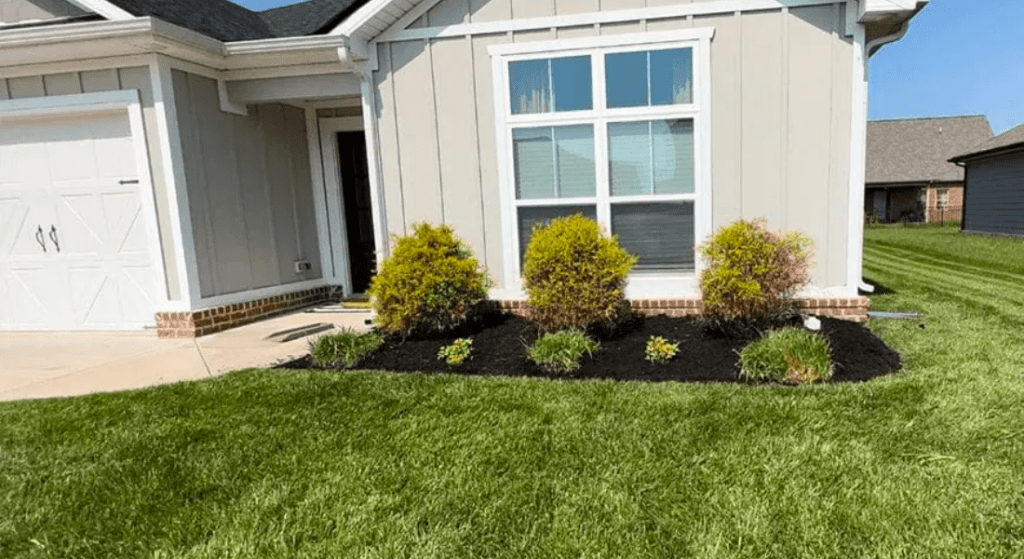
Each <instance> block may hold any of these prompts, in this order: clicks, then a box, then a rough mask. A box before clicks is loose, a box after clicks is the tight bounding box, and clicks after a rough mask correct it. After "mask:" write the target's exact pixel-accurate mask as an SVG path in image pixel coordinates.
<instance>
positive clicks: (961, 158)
mask: <svg viewBox="0 0 1024 559" xmlns="http://www.w3.org/2000/svg"><path fill="white" fill-rule="evenodd" d="M1017 151H1024V142H1018V143H1016V144H1010V145H1008V146H1000V147H997V148H993V149H989V150H985V151H977V152H974V153H965V154H963V155H958V156H956V157H954V158H952V159H950V160H949V162H950V163H970V162H972V161H977V160H978V159H985V158H988V157H996V156H998V155H1006V154H1008V153H1014V152H1017Z"/></svg>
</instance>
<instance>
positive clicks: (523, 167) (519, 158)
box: [512, 124, 597, 200]
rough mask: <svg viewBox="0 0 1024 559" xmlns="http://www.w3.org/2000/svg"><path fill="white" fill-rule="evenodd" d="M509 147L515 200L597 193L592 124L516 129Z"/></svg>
mask: <svg viewBox="0 0 1024 559" xmlns="http://www.w3.org/2000/svg"><path fill="white" fill-rule="evenodd" d="M512 146H513V147H512V152H513V156H514V158H515V161H514V162H513V164H514V167H515V181H516V185H515V186H516V199H518V200H530V199H544V198H583V197H592V196H594V195H595V194H596V192H597V173H596V169H595V166H594V127H593V126H592V125H590V124H581V125H574V126H544V127H537V128H516V129H515V130H513V131H512Z"/></svg>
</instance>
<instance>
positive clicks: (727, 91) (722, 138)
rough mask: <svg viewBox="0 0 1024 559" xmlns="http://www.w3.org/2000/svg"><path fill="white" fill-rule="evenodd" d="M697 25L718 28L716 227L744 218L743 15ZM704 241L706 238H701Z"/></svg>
mask: <svg viewBox="0 0 1024 559" xmlns="http://www.w3.org/2000/svg"><path fill="white" fill-rule="evenodd" d="M694 27H714V28H715V37H714V39H712V40H711V105H712V107H711V153H712V158H713V159H712V162H711V177H712V178H711V181H712V196H713V197H714V208H713V212H712V215H713V223H712V228H713V229H718V228H719V227H722V226H724V225H728V224H729V223H730V222H732V221H734V220H737V219H740V218H741V217H742V214H743V208H742V194H743V190H742V174H741V173H742V166H741V165H737V162H738V161H741V157H742V149H743V142H742V139H741V136H740V134H741V129H742V122H743V120H742V118H743V114H742V113H743V104H742V102H741V99H742V97H741V95H742V90H741V82H740V80H738V79H736V76H740V75H741V73H742V62H741V56H742V52H741V41H740V37H741V33H742V29H743V27H742V23H741V18H740V17H738V16H734V15H726V16H714V17H703V18H697V19H696V20H695V21H694ZM698 241H703V239H698Z"/></svg>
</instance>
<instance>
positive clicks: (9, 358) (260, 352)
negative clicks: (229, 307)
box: [0, 311, 369, 401]
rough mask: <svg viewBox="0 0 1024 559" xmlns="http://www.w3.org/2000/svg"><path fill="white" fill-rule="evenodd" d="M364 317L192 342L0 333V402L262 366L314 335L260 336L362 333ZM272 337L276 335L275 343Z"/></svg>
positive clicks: (339, 315)
mask: <svg viewBox="0 0 1024 559" xmlns="http://www.w3.org/2000/svg"><path fill="white" fill-rule="evenodd" d="M368 316H369V313H366V312H309V311H299V312H295V313H291V314H287V315H283V316H280V317H276V318H272V319H268V320H264V321H261V322H257V323H255V324H249V325H247V326H243V327H240V328H235V329H233V330H228V331H226V332H220V333H217V334H213V335H210V336H206V337H204V338H199V339H198V340H161V339H158V338H157V337H156V333H155V332H0V401H11V400H24V399H32V398H54V397H64V396H80V395H83V394H92V393H94V392H115V391H119V390H131V389H136V388H145V387H147V386H154V385H158V384H168V383H173V382H179V381H185V380H199V379H205V378H212V377H214V376H217V375H220V374H224V373H227V372H231V371H237V370H239V369H246V368H250V367H266V366H269V365H272V364H275V363H280V362H283V361H288V360H290V359H295V358H298V357H301V356H303V355H305V354H307V353H308V350H309V341H310V340H313V339H315V338H316V337H317V336H319V335H322V334H314V335H312V336H309V337H306V338H300V339H297V340H293V341H290V342H284V343H281V342H279V341H277V339H273V340H268V339H267V337H268V336H270V335H272V334H275V333H277V332H281V331H284V330H289V329H293V328H297V327H302V326H307V325H311V324H316V323H327V324H332V325H334V326H335V328H342V327H353V328H358V329H361V330H365V329H366V326H365V325H364V323H365V320H366V318H367V317H368ZM278 339H279V338H278Z"/></svg>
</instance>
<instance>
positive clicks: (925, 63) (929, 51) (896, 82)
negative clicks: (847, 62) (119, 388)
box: [868, 0, 1024, 134]
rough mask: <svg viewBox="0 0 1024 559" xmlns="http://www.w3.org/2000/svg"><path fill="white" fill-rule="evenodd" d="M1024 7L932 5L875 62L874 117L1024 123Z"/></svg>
mask: <svg viewBox="0 0 1024 559" xmlns="http://www.w3.org/2000/svg"><path fill="white" fill-rule="evenodd" d="M1022 26H1024V1H1022V0H932V1H931V3H930V4H929V5H928V7H926V8H925V9H924V11H922V12H921V14H920V15H918V16H917V17H916V18H914V21H913V22H912V23H911V24H910V31H909V32H908V33H907V36H906V37H904V38H903V40H902V41H900V42H898V43H893V44H891V45H888V46H886V47H884V48H883V49H882V50H881V51H879V52H878V54H876V55H875V56H874V57H873V58H872V59H871V77H870V79H871V82H870V84H871V90H870V101H869V109H868V116H869V118H871V119H880V118H900V117H919V116H940V115H962V114H983V115H986V116H988V119H989V122H990V123H991V124H992V129H993V130H994V131H995V132H996V134H999V133H1001V132H1004V131H1006V130H1007V129H1009V128H1012V127H1014V126H1017V125H1019V124H1024V41H1022V33H1021V27H1022Z"/></svg>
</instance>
